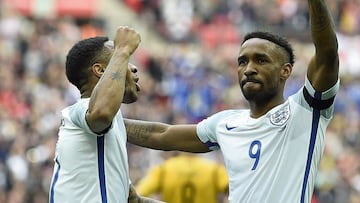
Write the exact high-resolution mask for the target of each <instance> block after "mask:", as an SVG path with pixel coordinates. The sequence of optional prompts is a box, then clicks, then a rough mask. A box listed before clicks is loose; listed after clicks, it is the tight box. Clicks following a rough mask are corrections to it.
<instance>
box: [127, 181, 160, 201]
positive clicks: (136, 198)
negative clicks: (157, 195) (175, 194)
mask: <svg viewBox="0 0 360 203" xmlns="http://www.w3.org/2000/svg"><path fill="white" fill-rule="evenodd" d="M128 203H165V202H163V201H159V200H155V199H151V198H147V197H142V196H140V195H138V194H137V192H136V190H135V188H134V186H133V185H130V191H129V198H128Z"/></svg>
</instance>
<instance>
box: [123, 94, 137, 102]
mask: <svg viewBox="0 0 360 203" xmlns="http://www.w3.org/2000/svg"><path fill="white" fill-rule="evenodd" d="M138 97H139V95H138V91H132V92H130V93H127V94H125V95H124V98H123V103H125V104H131V103H134V102H136V101H137V100H138Z"/></svg>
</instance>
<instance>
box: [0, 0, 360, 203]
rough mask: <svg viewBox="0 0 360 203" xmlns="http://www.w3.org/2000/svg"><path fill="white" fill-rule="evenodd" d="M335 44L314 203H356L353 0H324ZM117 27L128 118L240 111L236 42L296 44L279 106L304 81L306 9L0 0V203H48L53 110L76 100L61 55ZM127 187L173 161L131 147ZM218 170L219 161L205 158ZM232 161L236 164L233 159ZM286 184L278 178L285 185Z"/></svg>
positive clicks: (214, 155) (357, 42) (230, 1)
mask: <svg viewBox="0 0 360 203" xmlns="http://www.w3.org/2000/svg"><path fill="white" fill-rule="evenodd" d="M327 3H328V5H329V7H330V9H331V12H332V14H333V17H334V19H335V24H336V29H337V32H338V39H339V54H340V66H341V67H340V69H341V83H342V86H341V89H340V92H339V93H338V96H337V97H336V100H335V115H334V119H333V121H332V122H331V124H330V126H329V128H328V132H327V138H326V148H325V152H324V156H323V159H322V162H321V165H320V172H319V174H318V177H317V181H316V188H315V193H314V202H316V203H358V202H360V173H359V163H360V162H359V161H360V160H359V157H360V156H359V155H360V139H359V138H360V129H359V128H360V63H359V58H360V38H359V36H360V0H327ZM119 25H129V26H131V27H133V28H135V29H137V30H138V31H139V32H140V34H141V35H142V43H141V45H140V47H139V49H138V50H137V51H136V52H135V54H134V56H133V57H132V59H131V60H132V63H134V64H135V65H137V66H138V67H139V75H140V85H141V94H140V95H141V96H140V98H139V101H138V102H137V103H136V104H131V105H123V106H122V111H123V114H124V116H125V117H128V118H138V119H144V120H152V121H162V122H166V123H174V124H179V123H196V122H198V121H200V120H202V119H203V118H205V117H207V116H209V115H210V114H213V113H215V112H218V111H220V110H223V109H228V108H244V107H247V103H246V101H245V100H244V98H243V97H242V95H241V92H240V88H239V87H238V82H237V74H236V68H237V64H236V56H237V54H238V50H239V43H240V42H241V40H242V36H243V35H244V34H245V33H246V32H248V31H253V30H257V29H267V30H273V31H275V32H277V33H281V34H282V35H284V36H285V37H287V38H288V39H289V40H290V41H291V42H292V43H293V45H294V49H295V54H296V63H295V67H294V70H293V75H292V78H291V79H290V80H289V81H288V84H287V87H286V96H288V95H290V94H292V93H294V92H295V91H297V90H298V89H299V88H300V86H301V85H302V84H303V82H304V75H305V70H306V65H307V62H308V61H309V57H310V56H311V55H312V54H313V53H314V50H313V47H312V44H311V38H310V36H309V30H308V27H309V25H308V11H307V2H306V1H304V0H207V1H202V0H76V1H73V0H1V1H0V203H5V202H6V203H45V202H47V199H48V190H49V185H50V180H51V175H52V170H53V157H54V150H55V144H56V140H57V129H58V126H59V124H60V118H59V115H60V110H61V109H62V108H64V107H65V106H67V105H70V104H72V103H74V102H75V101H76V100H77V99H78V98H79V93H78V91H77V90H76V88H74V87H73V86H71V85H70V84H69V83H68V81H67V79H66V78H65V73H64V60H65V56H66V54H67V51H68V49H69V48H70V47H71V46H72V45H73V44H74V43H75V42H77V41H78V40H80V39H83V38H87V37H92V36H95V35H107V36H109V37H110V38H111V37H112V36H114V33H115V29H116V27H117V26H119ZM128 150H129V163H130V173H131V179H132V181H133V183H136V182H137V181H138V180H139V179H141V178H142V177H143V176H144V175H145V173H146V172H147V170H148V169H149V168H150V167H152V166H154V165H156V164H158V163H161V162H162V161H163V160H165V159H167V158H168V157H170V156H172V155H171V153H168V152H161V151H154V150H149V149H145V148H140V147H136V146H133V145H130V144H129V147H128ZM201 156H204V157H207V158H209V159H212V160H214V161H217V162H219V163H222V157H221V154H220V153H219V152H211V153H207V154H202V155H201ZM234 156H236V155H234ZM284 178H286V177H284Z"/></svg>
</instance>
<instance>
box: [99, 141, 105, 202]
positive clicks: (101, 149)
mask: <svg viewBox="0 0 360 203" xmlns="http://www.w3.org/2000/svg"><path fill="white" fill-rule="evenodd" d="M104 139H105V136H101V137H97V148H98V167H99V181H100V191H101V202H102V203H107V196H106V183H105V165H104V156H105V154H104V143H105V142H104Z"/></svg>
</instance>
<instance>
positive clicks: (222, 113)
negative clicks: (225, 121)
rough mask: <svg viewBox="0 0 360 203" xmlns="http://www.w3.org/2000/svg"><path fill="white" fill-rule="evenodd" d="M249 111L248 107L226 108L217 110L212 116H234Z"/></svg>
mask: <svg viewBox="0 0 360 203" xmlns="http://www.w3.org/2000/svg"><path fill="white" fill-rule="evenodd" d="M249 112H250V110H249V109H227V110H222V111H219V112H217V113H215V114H214V115H213V116H217V117H223V118H227V117H234V116H235V117H237V116H241V115H245V114H249Z"/></svg>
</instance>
